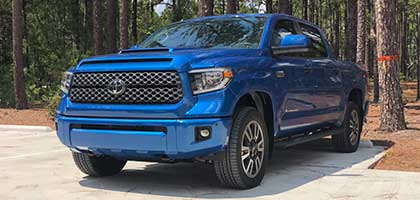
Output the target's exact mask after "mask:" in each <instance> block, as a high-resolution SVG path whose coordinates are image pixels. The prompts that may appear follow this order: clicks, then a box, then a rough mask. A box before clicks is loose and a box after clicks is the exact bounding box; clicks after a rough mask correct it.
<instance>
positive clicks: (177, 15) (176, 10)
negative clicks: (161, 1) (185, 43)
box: [172, 0, 182, 22]
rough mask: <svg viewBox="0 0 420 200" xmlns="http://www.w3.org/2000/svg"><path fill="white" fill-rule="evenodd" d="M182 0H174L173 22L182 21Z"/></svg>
mask: <svg viewBox="0 0 420 200" xmlns="http://www.w3.org/2000/svg"><path fill="white" fill-rule="evenodd" d="M180 3H181V0H172V22H177V21H180V20H181V19H182V13H181V4H180Z"/></svg>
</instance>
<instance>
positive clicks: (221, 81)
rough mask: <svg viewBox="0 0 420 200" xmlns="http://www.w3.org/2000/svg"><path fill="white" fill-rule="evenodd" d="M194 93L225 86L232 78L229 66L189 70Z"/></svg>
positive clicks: (210, 90)
mask: <svg viewBox="0 0 420 200" xmlns="http://www.w3.org/2000/svg"><path fill="white" fill-rule="evenodd" d="M189 76H190V81H191V88H192V90H193V93H194V94H201V93H206V92H212V91H216V90H220V89H223V88H225V87H226V86H227V85H228V84H229V83H230V81H231V80H232V78H233V73H232V70H231V69H230V68H227V67H219V68H209V69H198V70H192V71H190V72H189Z"/></svg>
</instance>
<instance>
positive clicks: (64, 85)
mask: <svg viewBox="0 0 420 200" xmlns="http://www.w3.org/2000/svg"><path fill="white" fill-rule="evenodd" d="M72 77H73V73H71V72H64V74H63V79H62V80H61V87H60V88H61V91H63V92H64V93H66V94H67V93H69V89H70V83H71V78H72Z"/></svg>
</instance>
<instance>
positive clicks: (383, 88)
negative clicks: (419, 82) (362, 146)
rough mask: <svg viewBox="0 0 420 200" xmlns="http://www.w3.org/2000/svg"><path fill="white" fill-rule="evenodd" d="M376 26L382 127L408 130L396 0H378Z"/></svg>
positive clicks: (385, 129)
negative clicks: (400, 77) (397, 40)
mask: <svg viewBox="0 0 420 200" xmlns="http://www.w3.org/2000/svg"><path fill="white" fill-rule="evenodd" d="M375 8H376V10H375V12H376V28H377V40H378V44H377V49H378V61H379V64H378V67H379V85H380V94H381V95H380V107H381V116H380V129H382V130H384V131H398V130H403V129H406V123H405V117H404V105H403V101H402V93H401V88H400V81H399V74H398V70H397V65H398V59H397V54H398V51H397V49H398V48H397V47H398V44H397V43H396V39H397V37H396V32H397V25H396V20H395V19H396V3H395V1H394V0H376V3H375Z"/></svg>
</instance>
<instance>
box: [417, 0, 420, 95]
mask: <svg viewBox="0 0 420 200" xmlns="http://www.w3.org/2000/svg"><path fill="white" fill-rule="evenodd" d="M416 22H417V23H416V24H417V31H416V32H417V101H420V8H419V7H418V8H417V20H416Z"/></svg>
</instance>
